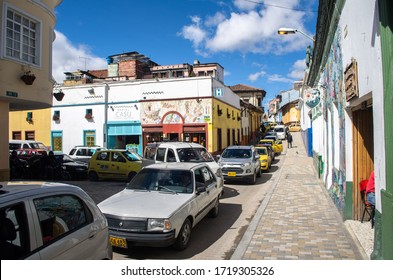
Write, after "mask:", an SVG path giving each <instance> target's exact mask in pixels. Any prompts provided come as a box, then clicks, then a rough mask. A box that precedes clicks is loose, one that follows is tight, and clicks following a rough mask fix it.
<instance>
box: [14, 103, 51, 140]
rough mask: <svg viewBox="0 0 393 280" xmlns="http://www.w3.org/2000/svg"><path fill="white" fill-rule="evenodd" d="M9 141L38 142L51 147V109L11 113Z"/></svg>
mask: <svg viewBox="0 0 393 280" xmlns="http://www.w3.org/2000/svg"><path fill="white" fill-rule="evenodd" d="M9 116H10V121H9V125H10V131H9V136H8V138H9V139H20V140H36V141H39V142H42V143H43V144H44V145H45V146H50V144H51V142H50V131H51V123H52V116H51V109H50V108H48V109H41V110H23V111H15V112H10V115H9Z"/></svg>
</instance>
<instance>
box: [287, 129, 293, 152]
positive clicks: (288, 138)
mask: <svg viewBox="0 0 393 280" xmlns="http://www.w3.org/2000/svg"><path fill="white" fill-rule="evenodd" d="M287 141H288V149H289V148H292V141H293V138H292V134H291V133H290V132H288V136H287Z"/></svg>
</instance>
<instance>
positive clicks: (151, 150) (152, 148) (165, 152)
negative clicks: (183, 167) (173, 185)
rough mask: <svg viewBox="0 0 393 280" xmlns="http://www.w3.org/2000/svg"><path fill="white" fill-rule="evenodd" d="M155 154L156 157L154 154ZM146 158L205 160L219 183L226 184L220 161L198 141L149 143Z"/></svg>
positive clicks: (180, 160)
mask: <svg viewBox="0 0 393 280" xmlns="http://www.w3.org/2000/svg"><path fill="white" fill-rule="evenodd" d="M153 154H154V157H153V156H152V155H153ZM144 155H145V158H150V159H153V158H154V160H155V162H156V163H160V162H205V163H206V164H207V165H209V167H210V168H211V170H212V171H213V172H214V173H215V175H216V176H217V178H218V184H219V185H221V186H224V177H223V175H222V171H221V168H220V166H219V165H218V163H217V162H216V161H215V160H214V158H213V156H212V155H211V154H210V153H209V152H208V150H207V149H206V148H205V147H204V146H202V145H200V144H197V143H190V142H162V143H153V144H150V145H147V146H146V148H145V152H144Z"/></svg>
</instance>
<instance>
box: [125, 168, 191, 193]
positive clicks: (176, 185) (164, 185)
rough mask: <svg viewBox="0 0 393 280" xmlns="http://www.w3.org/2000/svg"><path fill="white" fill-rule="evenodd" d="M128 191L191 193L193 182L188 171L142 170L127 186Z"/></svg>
mask: <svg viewBox="0 0 393 280" xmlns="http://www.w3.org/2000/svg"><path fill="white" fill-rule="evenodd" d="M126 189H129V190H135V191H160V192H170V193H192V192H193V180H192V173H191V171H189V170H171V169H154V168H145V169H142V170H141V171H140V172H139V173H138V174H137V175H136V176H135V177H134V178H133V179H132V180H131V182H130V183H129V184H128V185H127V188H126Z"/></svg>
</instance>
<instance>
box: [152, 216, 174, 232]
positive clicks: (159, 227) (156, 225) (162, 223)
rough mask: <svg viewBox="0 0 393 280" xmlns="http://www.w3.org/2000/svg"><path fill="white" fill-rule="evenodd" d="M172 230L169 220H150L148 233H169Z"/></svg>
mask: <svg viewBox="0 0 393 280" xmlns="http://www.w3.org/2000/svg"><path fill="white" fill-rule="evenodd" d="M171 229H172V224H171V222H170V221H169V220H167V219H148V220H147V230H148V231H169V230H171Z"/></svg>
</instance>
